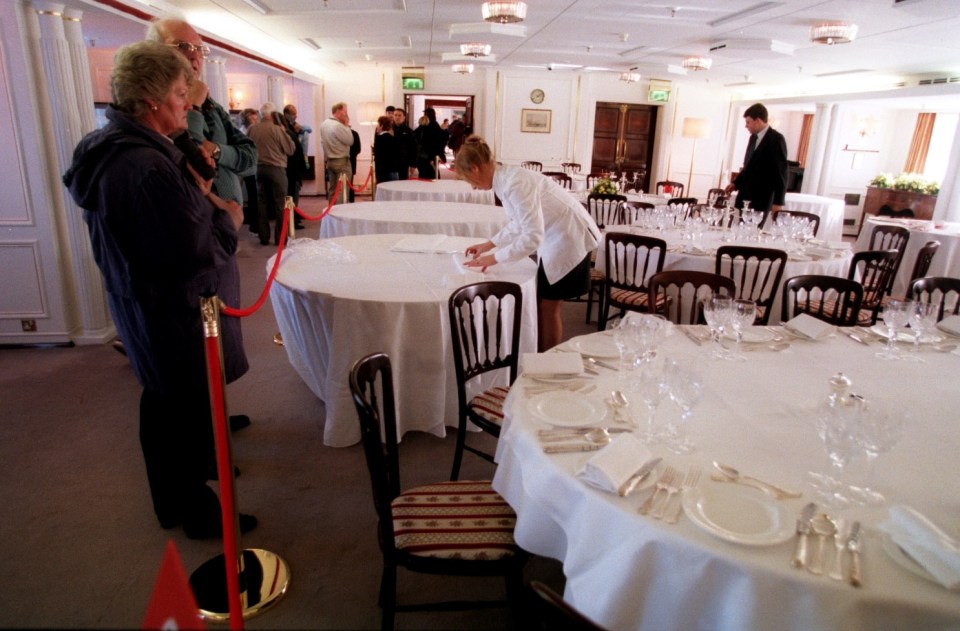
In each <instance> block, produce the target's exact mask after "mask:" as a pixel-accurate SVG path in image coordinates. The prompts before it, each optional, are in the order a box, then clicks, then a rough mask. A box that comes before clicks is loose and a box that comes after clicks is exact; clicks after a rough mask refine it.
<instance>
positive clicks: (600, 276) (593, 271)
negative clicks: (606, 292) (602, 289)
mask: <svg viewBox="0 0 960 631" xmlns="http://www.w3.org/2000/svg"><path fill="white" fill-rule="evenodd" d="M606 279H607V277H606V275H605V274H604V273H603V272H601V271H600V270H598V269H597V268H595V267H591V268H590V282H591V283H603V281H605V280H606Z"/></svg>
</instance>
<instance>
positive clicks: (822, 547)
mask: <svg viewBox="0 0 960 631" xmlns="http://www.w3.org/2000/svg"><path fill="white" fill-rule="evenodd" d="M810 527H811V528H813V532H814V533H815V534H816V535H817V553H816V554H815V555H814V556H813V562H811V563H810V565H808V566H807V569H808V570H810V573H811V574H823V555H824V553H825V551H826V543H827V537H832V536H834V535H835V534H836V532H837V527H836V526H835V525H834V524H833V521H832V520H831V519H830V518H829V517H828V516H827V515H825V514H824V513H820V514H819V515H817V516H816V517H814V518H813V519H812V520H810Z"/></svg>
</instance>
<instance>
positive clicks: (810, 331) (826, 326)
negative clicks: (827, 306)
mask: <svg viewBox="0 0 960 631" xmlns="http://www.w3.org/2000/svg"><path fill="white" fill-rule="evenodd" d="M783 327H784V328H785V329H789V330H790V331H792V332H794V333H797V334H798V335H800V336H802V337H806V338H809V339H811V340H819V339H820V338H823V337H826V336H827V335H829V334H830V333H831V332H832V331H833V325H832V324H830V323H829V322H824V321H823V320H820V319H818V318H815V317H813V316H812V315H808V314H806V313H801V314H800V315H798V316H797V317H795V318H793V319H792V320H790V321H789V322H784V323H783Z"/></svg>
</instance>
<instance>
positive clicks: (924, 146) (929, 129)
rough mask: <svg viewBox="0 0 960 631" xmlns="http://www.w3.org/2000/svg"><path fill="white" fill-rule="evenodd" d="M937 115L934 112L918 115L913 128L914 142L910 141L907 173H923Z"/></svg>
mask: <svg viewBox="0 0 960 631" xmlns="http://www.w3.org/2000/svg"><path fill="white" fill-rule="evenodd" d="M936 120H937V115H936V114H935V113H933V112H920V113H919V114H917V124H916V126H915V127H914V128H913V140H911V141H910V151H909V152H908V153H907V162H906V164H904V165H903V170H904V171H905V172H907V173H923V167H924V166H925V165H926V163H927V150H928V149H929V148H930V137H931V136H932V135H933V124H934V123H935V122H936Z"/></svg>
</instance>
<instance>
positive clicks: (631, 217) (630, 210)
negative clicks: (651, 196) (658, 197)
mask: <svg viewBox="0 0 960 631" xmlns="http://www.w3.org/2000/svg"><path fill="white" fill-rule="evenodd" d="M656 207H657V206H656V205H655V204H651V203H650V202H624V203H623V212H622V214H623V223H624V224H625V225H628V226H630V225H633V224H635V223H637V221H639V219H640V213H642V212H643V211H645V210H654V209H655V208H656Z"/></svg>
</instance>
